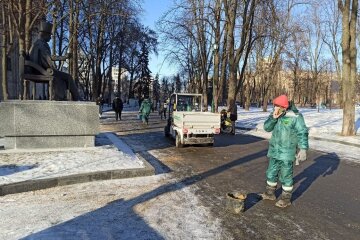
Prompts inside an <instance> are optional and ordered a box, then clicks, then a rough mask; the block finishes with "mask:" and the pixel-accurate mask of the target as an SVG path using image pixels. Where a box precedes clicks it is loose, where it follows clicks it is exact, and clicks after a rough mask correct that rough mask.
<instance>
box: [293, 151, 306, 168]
mask: <svg viewBox="0 0 360 240" xmlns="http://www.w3.org/2000/svg"><path fill="white" fill-rule="evenodd" d="M306 155H307V153H306V149H300V151H299V152H298V154H297V155H296V159H295V165H299V164H300V162H303V161H305V160H306V159H307V156H306Z"/></svg>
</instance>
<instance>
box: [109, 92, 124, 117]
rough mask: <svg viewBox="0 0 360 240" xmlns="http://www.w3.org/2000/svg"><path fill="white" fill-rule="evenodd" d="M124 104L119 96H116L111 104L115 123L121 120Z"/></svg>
mask: <svg viewBox="0 0 360 240" xmlns="http://www.w3.org/2000/svg"><path fill="white" fill-rule="evenodd" d="M123 107H124V104H123V101H122V100H121V98H120V97H119V96H116V97H115V98H114V100H113V102H112V108H113V110H114V111H115V118H116V121H118V120H121V112H122V110H123Z"/></svg>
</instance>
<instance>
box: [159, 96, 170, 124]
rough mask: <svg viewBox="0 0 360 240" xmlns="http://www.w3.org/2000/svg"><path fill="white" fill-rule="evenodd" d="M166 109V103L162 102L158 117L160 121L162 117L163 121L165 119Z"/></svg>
mask: <svg viewBox="0 0 360 240" xmlns="http://www.w3.org/2000/svg"><path fill="white" fill-rule="evenodd" d="M167 108H168V103H167V101H164V102H163V103H160V108H159V115H160V118H161V120H162V119H163V117H164V119H166V111H167Z"/></svg>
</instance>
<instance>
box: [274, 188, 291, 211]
mask: <svg viewBox="0 0 360 240" xmlns="http://www.w3.org/2000/svg"><path fill="white" fill-rule="evenodd" d="M291 196H292V192H291V191H290V192H288V191H285V190H283V191H282V193H281V197H280V200H279V201H277V202H276V203H275V206H277V207H279V208H286V207H288V206H290V205H291Z"/></svg>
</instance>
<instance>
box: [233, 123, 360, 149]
mask: <svg viewBox="0 0 360 240" xmlns="http://www.w3.org/2000/svg"><path fill="white" fill-rule="evenodd" d="M235 129H240V130H246V131H251V130H255V131H262V130H259V129H258V128H246V127H235ZM309 139H313V140H318V141H325V142H333V143H340V144H343V145H347V146H352V147H358V148H360V144H357V143H351V142H345V141H341V140H332V139H328V138H321V137H313V136H309Z"/></svg>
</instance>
